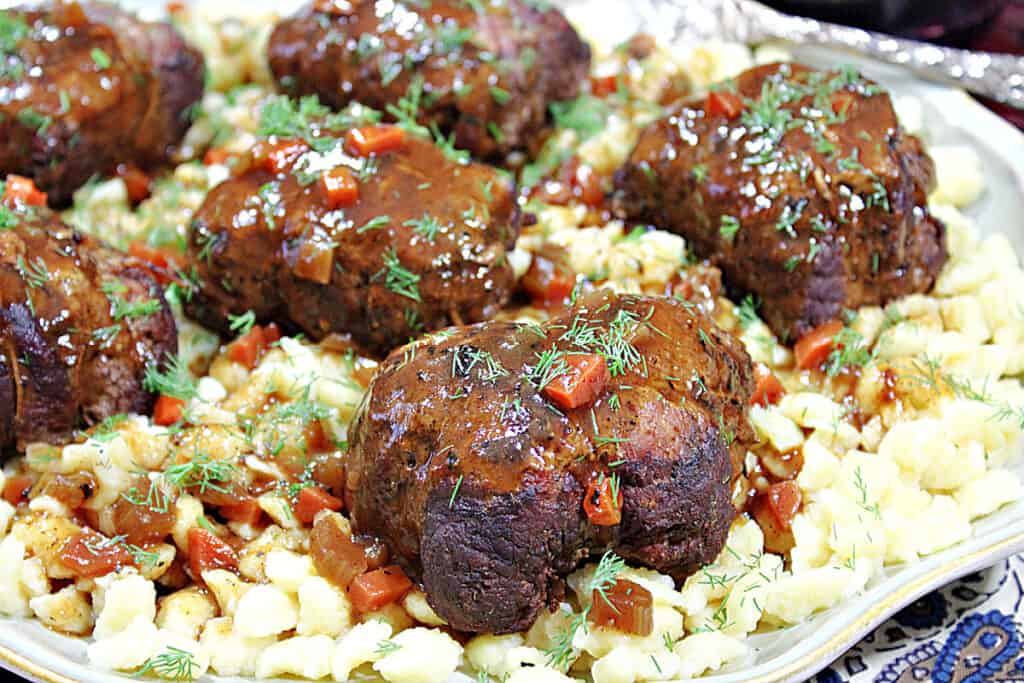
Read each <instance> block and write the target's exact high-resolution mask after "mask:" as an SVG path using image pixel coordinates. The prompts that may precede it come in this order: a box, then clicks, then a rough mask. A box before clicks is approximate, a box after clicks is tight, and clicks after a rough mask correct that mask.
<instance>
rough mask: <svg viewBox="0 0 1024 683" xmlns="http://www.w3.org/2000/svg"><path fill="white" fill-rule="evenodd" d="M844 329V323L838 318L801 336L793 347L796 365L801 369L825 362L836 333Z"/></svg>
mask: <svg viewBox="0 0 1024 683" xmlns="http://www.w3.org/2000/svg"><path fill="white" fill-rule="evenodd" d="M842 329H843V323H841V322H840V321H838V320H829V321H828V322H827V323H823V324H821V325H818V326H817V327H815V328H814V329H813V330H811V331H810V332H808V333H807V334H805V335H804V336H802V337H800V340H799V341H798V342H797V343H796V346H794V347H793V354H794V355H795V356H796V366H797V367H798V368H800V369H801V370H809V369H811V368H816V367H818V366H820V365H821V364H822V363H824V362H825V359H827V358H828V356H829V354H830V353H832V348H833V347H834V346H835V337H836V335H837V334H839V333H840V332H841V331H842Z"/></svg>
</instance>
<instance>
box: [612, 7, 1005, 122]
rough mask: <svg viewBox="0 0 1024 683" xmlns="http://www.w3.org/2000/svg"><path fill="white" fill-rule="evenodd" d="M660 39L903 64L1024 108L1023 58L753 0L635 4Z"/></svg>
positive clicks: (635, 9) (927, 75)
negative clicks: (823, 51)
mask: <svg viewBox="0 0 1024 683" xmlns="http://www.w3.org/2000/svg"><path fill="white" fill-rule="evenodd" d="M631 9H632V10H633V11H635V12H636V13H638V14H639V15H641V16H643V18H644V20H645V23H646V24H647V25H648V26H652V27H657V31H656V33H657V34H659V35H658V37H659V38H669V39H671V40H675V41H679V42H680V43H687V42H693V43H695V42H700V41H705V40H713V39H718V40H725V41H737V42H743V43H757V42H761V41H765V40H786V41H791V42H795V43H802V44H811V45H823V46H828V47H832V48H840V49H845V50H850V51H854V52H858V53H861V54H864V55H868V56H870V57H873V58H875V59H878V60H881V61H885V62H889V63H891V64H897V65H900V66H904V67H906V68H908V69H910V70H912V71H914V72H915V73H916V74H918V75H919V76H921V77H923V78H928V79H931V80H937V81H941V82H944V83H948V84H950V85H953V86H956V87H960V88H964V89H965V90H969V91H970V92H972V93H975V94H978V95H983V96H986V97H991V98H992V99H994V100H997V101H999V102H1003V103H1005V104H1009V105H1011V106H1014V107H1017V108H1020V109H1024V57H1017V56H1014V55H1004V54H995V53H990V52H973V51H970V50H957V49H953V48H947V47H940V46H936V45H930V44H928V43H922V42H918V41H914V40H907V39H903V38H896V37H893V36H888V35H884V34H880V33H872V32H870V31H864V30H862V29H857V28H851V27H848V26H839V25H836V24H829V23H826V22H823V21H817V20H814V19H805V18H803V17H794V16H791V15H788V14H783V13H782V12H777V11H775V10H773V9H771V8H769V7H766V6H764V5H762V4H761V3H759V2H754V1H753V0H634V2H633V6H632V7H631Z"/></svg>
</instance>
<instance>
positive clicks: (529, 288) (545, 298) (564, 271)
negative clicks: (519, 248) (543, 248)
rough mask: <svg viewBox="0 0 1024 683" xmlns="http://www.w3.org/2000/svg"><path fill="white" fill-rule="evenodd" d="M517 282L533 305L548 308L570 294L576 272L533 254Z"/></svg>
mask: <svg viewBox="0 0 1024 683" xmlns="http://www.w3.org/2000/svg"><path fill="white" fill-rule="evenodd" d="M519 284H520V285H521V286H522V288H523V290H524V291H525V292H526V293H527V294H529V295H530V300H531V303H532V304H533V305H534V306H536V307H537V308H550V307H551V306H552V305H561V304H563V303H565V301H566V299H568V298H569V297H570V296H572V290H573V289H574V288H575V287H576V274H575V273H573V272H572V271H571V270H569V269H568V268H567V267H566V266H565V265H563V264H561V263H558V262H556V261H553V260H551V259H548V258H545V257H544V256H540V255H535V256H534V257H533V261H531V262H530V267H529V268H528V269H527V271H526V274H525V275H523V278H522V280H520V281H519Z"/></svg>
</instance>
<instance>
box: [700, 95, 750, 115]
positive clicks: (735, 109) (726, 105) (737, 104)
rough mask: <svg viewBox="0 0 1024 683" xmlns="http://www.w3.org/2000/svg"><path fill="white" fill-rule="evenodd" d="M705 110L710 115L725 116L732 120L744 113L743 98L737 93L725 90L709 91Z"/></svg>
mask: <svg viewBox="0 0 1024 683" xmlns="http://www.w3.org/2000/svg"><path fill="white" fill-rule="evenodd" d="M704 111H705V113H707V115H708V116H724V117H725V118H727V119H729V120H730V121H732V120H733V119H736V118H739V116H740V114H742V113H743V99H742V98H741V97H740V96H739V95H736V94H735V93H731V92H726V91H724V90H720V91H712V92H709V93H708V99H707V102H706V103H705V104H704Z"/></svg>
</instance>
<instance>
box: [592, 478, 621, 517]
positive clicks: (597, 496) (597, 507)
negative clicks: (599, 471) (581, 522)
mask: <svg viewBox="0 0 1024 683" xmlns="http://www.w3.org/2000/svg"><path fill="white" fill-rule="evenodd" d="M583 510H584V511H585V512H586V513H587V518H588V519H589V520H590V523H591V524H596V525H597V526H614V525H616V524H618V523H619V522H621V521H622V491H621V490H620V489H619V487H618V486H617V485H616V483H615V480H614V479H613V478H611V477H605V476H602V477H600V478H599V479H595V480H593V481H591V482H590V483H589V484H587V492H586V493H585V494H584V495H583Z"/></svg>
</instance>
